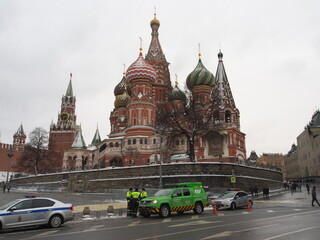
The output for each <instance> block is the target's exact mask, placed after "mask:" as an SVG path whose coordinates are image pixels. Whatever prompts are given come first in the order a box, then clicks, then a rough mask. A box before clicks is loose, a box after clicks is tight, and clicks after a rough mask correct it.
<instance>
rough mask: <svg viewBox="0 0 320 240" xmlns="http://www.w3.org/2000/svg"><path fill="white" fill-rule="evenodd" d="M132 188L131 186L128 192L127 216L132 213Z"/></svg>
mask: <svg viewBox="0 0 320 240" xmlns="http://www.w3.org/2000/svg"><path fill="white" fill-rule="evenodd" d="M131 205H132V188H129V191H128V192H127V217H130V216H131V214H132V206H131Z"/></svg>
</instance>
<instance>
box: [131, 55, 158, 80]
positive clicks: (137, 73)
mask: <svg viewBox="0 0 320 240" xmlns="http://www.w3.org/2000/svg"><path fill="white" fill-rule="evenodd" d="M126 75H127V81H128V84H130V82H131V81H133V80H138V79H144V80H149V81H152V82H154V81H155V79H156V71H155V70H154V68H153V67H152V66H151V65H150V64H149V63H148V62H147V61H146V60H144V58H143V56H142V52H140V54H139V57H138V59H137V60H136V61H135V62H134V63H132V64H131V65H130V67H129V68H128V69H127V74H126Z"/></svg>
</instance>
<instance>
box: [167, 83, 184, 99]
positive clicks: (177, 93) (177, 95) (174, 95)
mask: <svg viewBox="0 0 320 240" xmlns="http://www.w3.org/2000/svg"><path fill="white" fill-rule="evenodd" d="M186 98H187V97H186V94H185V93H184V92H182V91H181V90H180V88H179V87H178V84H176V86H175V87H174V88H173V89H172V91H171V93H170V94H169V99H170V100H171V101H175V100H181V101H185V100H186Z"/></svg>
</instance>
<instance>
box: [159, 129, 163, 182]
mask: <svg viewBox="0 0 320 240" xmlns="http://www.w3.org/2000/svg"><path fill="white" fill-rule="evenodd" d="M159 153H160V159H159V188H163V183H162V137H161V135H160V149H159Z"/></svg>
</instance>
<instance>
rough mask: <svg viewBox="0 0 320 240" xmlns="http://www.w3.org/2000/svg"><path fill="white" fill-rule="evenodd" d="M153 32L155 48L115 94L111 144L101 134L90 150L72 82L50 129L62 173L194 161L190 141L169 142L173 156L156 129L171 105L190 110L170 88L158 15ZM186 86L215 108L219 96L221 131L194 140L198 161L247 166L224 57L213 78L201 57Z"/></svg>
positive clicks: (134, 65) (130, 71) (216, 113)
mask: <svg viewBox="0 0 320 240" xmlns="http://www.w3.org/2000/svg"><path fill="white" fill-rule="evenodd" d="M150 26H151V30H152V32H151V43H150V46H149V49H148V52H147V54H146V55H145V57H144V56H143V53H142V48H140V53H139V55H138V58H137V60H136V61H135V62H133V63H132V64H131V65H130V66H129V68H128V69H127V71H126V72H124V73H123V77H122V79H121V81H120V82H119V83H118V84H117V85H116V86H115V88H114V96H115V101H114V109H113V111H112V112H111V113H110V117H109V119H110V126H111V131H110V133H109V135H108V138H107V139H105V140H102V141H101V137H100V134H99V130H98V128H97V130H96V132H95V134H94V137H93V140H92V142H91V144H90V145H89V146H87V145H86V143H85V141H84V138H83V136H82V131H81V127H79V126H77V125H76V114H75V102H76V99H75V97H74V96H73V92H72V82H71V78H70V82H69V86H68V89H67V92H66V94H65V95H64V96H63V98H62V104H61V113H60V114H59V116H58V122H57V124H54V123H52V124H51V126H50V143H49V146H50V148H51V149H53V150H56V151H59V152H60V154H61V158H60V159H63V162H62V171H68V170H81V169H91V168H103V167H125V166H139V165H149V164H158V163H159V161H160V156H161V157H162V162H163V163H170V162H188V161H190V159H189V156H188V150H189V146H188V141H187V140H188V139H187V138H186V136H185V135H181V134H177V135H175V136H173V137H171V138H173V140H172V141H171V142H172V143H171V147H170V151H169V150H168V149H169V147H168V146H167V145H166V142H167V141H166V138H167V137H166V134H161V133H160V132H159V131H158V128H157V126H159V123H158V122H157V121H158V120H157V119H158V116H157V114H159V109H161V108H162V107H163V106H165V105H166V104H168V102H171V104H173V106H177V107H178V108H177V109H179V106H183V105H186V104H187V103H186V99H187V96H186V94H185V93H184V92H183V91H181V90H180V88H179V86H178V83H177V81H176V83H175V86H174V87H172V83H171V80H170V72H169V63H168V62H167V60H166V57H165V55H164V53H163V51H162V48H161V45H160V41H159V32H158V30H159V27H160V21H159V20H158V19H157V18H156V15H154V19H153V20H152V21H151V22H150ZM71 77H72V75H71ZM186 85H187V87H188V89H189V91H190V93H191V94H192V96H193V97H195V96H200V99H201V100H202V101H206V102H207V104H208V105H210V104H212V103H210V99H211V98H210V94H211V93H212V92H213V91H214V92H215V93H216V94H218V95H219V96H220V98H219V99H220V101H218V102H217V103H216V104H217V106H215V109H216V110H215V111H214V112H213V113H212V114H213V116H212V119H213V121H215V122H219V126H220V127H219V130H216V131H213V132H212V133H211V137H207V134H206V133H203V132H202V133H201V132H200V133H199V134H198V135H197V136H196V137H195V142H194V152H195V161H196V162H217V161H220V162H222V161H223V162H232V163H241V162H243V161H244V160H245V159H246V147H245V134H244V133H242V132H241V131H240V113H239V110H238V109H237V108H236V105H235V102H234V99H233V96H232V92H231V89H230V85H229V82H228V79H227V75H226V72H225V68H224V64H223V54H222V53H221V52H219V53H218V67H217V71H216V75H215V77H214V75H213V74H212V73H211V72H210V71H209V70H207V69H206V67H205V66H204V65H203V63H202V60H201V58H200V54H199V60H198V64H197V65H196V68H195V69H194V70H193V71H192V72H191V73H190V74H189V75H188V77H187V80H186ZM198 114H201V113H198ZM171 135H172V134H171ZM62 154H63V157H62Z"/></svg>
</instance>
